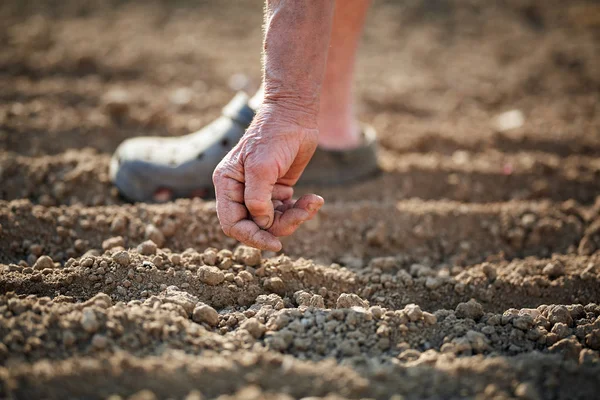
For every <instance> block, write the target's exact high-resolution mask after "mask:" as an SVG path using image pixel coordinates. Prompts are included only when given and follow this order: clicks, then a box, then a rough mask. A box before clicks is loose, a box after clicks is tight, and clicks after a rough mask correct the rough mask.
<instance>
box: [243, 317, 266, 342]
mask: <svg viewBox="0 0 600 400" xmlns="http://www.w3.org/2000/svg"><path fill="white" fill-rule="evenodd" d="M240 328H242V329H245V330H247V331H248V332H249V333H250V334H251V335H252V336H253V337H254V338H255V339H260V338H261V337H262V336H263V335H264V334H265V331H266V330H267V328H266V327H265V325H264V324H262V323H260V322H259V321H258V320H257V319H256V318H248V319H247V320H245V321H244V322H242V324H241V325H240Z"/></svg>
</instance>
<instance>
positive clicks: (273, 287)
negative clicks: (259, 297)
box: [265, 276, 285, 296]
mask: <svg viewBox="0 0 600 400" xmlns="http://www.w3.org/2000/svg"><path fill="white" fill-rule="evenodd" d="M265 289H267V290H268V291H270V292H273V293H277V294H278V295H281V296H283V295H284V294H285V283H284V282H283V280H282V279H281V278H279V277H277V276H274V277H272V278H269V279H267V280H266V281H265Z"/></svg>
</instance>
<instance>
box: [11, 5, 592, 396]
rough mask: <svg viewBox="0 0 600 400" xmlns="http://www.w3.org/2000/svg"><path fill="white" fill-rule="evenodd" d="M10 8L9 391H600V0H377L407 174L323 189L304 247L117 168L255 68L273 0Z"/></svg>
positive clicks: (368, 92)
mask: <svg viewBox="0 0 600 400" xmlns="http://www.w3.org/2000/svg"><path fill="white" fill-rule="evenodd" d="M0 21H1V22H2V23H1V24H0V45H1V46H2V52H0V145H1V149H0V178H1V186H0V268H1V272H0V398H13V399H28V398H48V399H68V398H73V399H75V398H88V399H107V398H110V399H113V400H116V399H136V400H141V399H144V400H150V399H157V398H165V399H166V398H169V399H188V400H192V399H213V398H219V399H262V398H267V399H294V398H303V397H309V396H313V397H311V398H321V397H322V398H327V399H345V398H349V399H358V398H374V399H396V400H397V399H404V398H406V399H423V398H430V399H452V398H474V399H512V398H518V399H530V400H537V399H576V398H578V399H592V398H598V396H599V394H598V393H600V378H599V377H600V305H598V304H599V303H600V197H599V195H600V101H599V100H600V73H599V71H600V45H599V44H600V7H599V6H598V3H597V2H594V1H583V0H578V1H570V2H564V1H558V0H550V1H548V0H545V1H542V0H528V1H508V0H507V1H502V2H486V1H483V0H476V1H469V2H463V1H458V0H442V1H435V2H434V1H424V0H421V1H414V2H385V1H379V2H375V4H374V6H373V8H372V10H371V14H370V18H369V23H368V27H367V29H366V32H365V38H364V43H363V47H362V49H361V54H360V59H359V68H358V79H357V95H358V98H359V99H360V101H359V106H360V107H359V115H360V118H361V120H362V121H364V122H366V123H369V124H371V125H373V126H374V127H375V129H376V130H377V132H378V135H379V140H380V143H381V154H380V155H381V157H380V163H381V167H382V169H383V172H382V174H381V175H379V176H378V177H376V178H373V179H372V180H370V181H368V182H363V183H359V184H356V185H354V186H351V187H343V188H339V187H329V188H314V190H315V191H317V193H319V194H321V195H323V196H324V197H325V199H326V202H327V204H326V206H325V207H324V209H323V210H322V212H321V214H320V215H319V216H318V218H316V219H315V220H313V221H311V222H310V223H309V224H307V225H306V226H305V227H303V228H302V229H301V230H300V231H299V232H298V233H297V234H296V235H295V236H293V237H291V238H288V239H286V241H285V242H284V250H283V252H282V254H273V253H269V254H267V253H263V254H261V253H260V252H259V251H257V250H254V249H251V248H247V247H243V246H242V247H239V246H238V245H237V243H236V242H235V241H232V240H231V239H228V238H226V237H225V236H224V235H223V234H222V232H221V231H220V229H219V226H218V221H217V218H216V213H215V208H214V203H213V202H211V201H204V200H201V199H187V200H186V199H182V200H177V201H174V202H170V203H166V204H160V205H152V204H129V203H127V202H126V201H124V200H123V199H121V198H120V197H119V195H118V193H117V191H116V190H115V189H114V188H113V187H111V185H110V182H109V180H108V171H107V169H108V162H109V159H110V155H111V153H112V151H114V149H115V148H116V146H118V144H119V143H120V142H121V141H122V140H124V139H126V138H128V137H133V136H139V135H163V136H167V135H181V134H185V133H187V132H189V131H191V130H195V129H198V128H200V127H201V126H203V124H205V123H207V122H209V121H210V120H211V119H213V118H215V117H216V116H218V115H219V112H220V107H221V106H222V105H223V104H225V103H226V102H227V101H228V99H229V98H230V97H231V96H232V95H233V93H234V91H235V90H238V89H248V90H252V89H254V88H256V86H257V82H258V80H259V79H258V78H259V74H260V65H259V61H260V56H259V51H260V40H261V32H260V26H261V7H260V2H258V1H249V0H248V1H219V2H217V1H212V2H208V1H206V2H187V1H183V0H181V1H176V2H167V1H150V2H138V1H95V0H88V1H79V0H78V1H75V0H66V1H60V2H58V1H51V0H46V1H43V2H21V1H16V0H13V1H5V2H3V3H2V4H1V5H0Z"/></svg>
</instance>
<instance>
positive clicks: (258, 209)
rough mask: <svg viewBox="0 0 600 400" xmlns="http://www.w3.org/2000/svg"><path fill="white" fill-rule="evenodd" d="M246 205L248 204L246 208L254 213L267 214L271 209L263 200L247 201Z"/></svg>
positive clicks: (253, 199)
mask: <svg viewBox="0 0 600 400" xmlns="http://www.w3.org/2000/svg"><path fill="white" fill-rule="evenodd" d="M244 203H245V204H246V207H247V208H248V209H249V210H252V212H253V213H258V214H266V213H267V212H269V209H270V208H269V204H267V203H266V202H265V201H263V200H260V199H256V198H249V199H246V200H245V201H244Z"/></svg>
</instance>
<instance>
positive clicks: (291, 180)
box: [213, 105, 324, 251]
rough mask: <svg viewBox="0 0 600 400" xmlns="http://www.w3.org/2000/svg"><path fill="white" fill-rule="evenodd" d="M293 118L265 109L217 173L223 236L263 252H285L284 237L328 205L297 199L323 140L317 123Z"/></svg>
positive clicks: (311, 198) (320, 200) (315, 199)
mask: <svg viewBox="0 0 600 400" xmlns="http://www.w3.org/2000/svg"><path fill="white" fill-rule="evenodd" d="M293 114H294V113H290V112H289V111H288V110H286V109H281V108H279V109H278V108H277V107H269V106H265V105H263V107H262V108H261V110H260V111H259V112H258V114H257V115H256V117H255V118H254V121H253V122H252V124H251V125H250V127H249V128H248V130H247V132H246V134H245V135H244V136H243V137H242V139H241V140H240V142H239V143H238V144H237V145H236V146H235V147H234V148H233V149H232V150H231V151H230V152H229V153H228V154H227V155H226V156H225V158H223V160H222V161H221V162H220V163H219V165H218V166H217V168H216V169H215V172H214V174H213V183H214V185H215V191H216V198H217V215H218V217H219V221H220V223H221V227H222V228H223V232H225V234H226V235H227V236H230V237H233V238H235V239H237V240H239V241H240V242H242V243H244V244H247V245H250V246H253V247H256V248H259V249H263V250H272V251H279V250H281V242H280V241H279V239H278V237H281V236H288V235H291V234H292V233H294V231H296V229H297V228H298V227H299V226H300V224H302V223H303V222H305V221H307V220H309V219H311V218H313V217H314V216H315V214H316V213H317V211H318V210H319V209H320V208H321V206H322V205H323V203H324V200H323V198H322V197H320V196H317V195H315V194H308V195H304V196H302V197H301V198H300V199H298V200H297V201H294V200H292V195H293V193H294V189H293V186H294V184H295V183H296V182H297V181H298V179H299V178H300V175H301V174H302V171H304V168H305V167H306V165H307V164H308V162H309V161H310V159H311V157H312V155H313V153H314V151H315V149H316V147H317V141H318V130H317V126H316V123H314V124H312V123H309V124H306V123H300V122H298V121H300V120H301V119H299V118H296V117H295V116H294V115H293Z"/></svg>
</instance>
